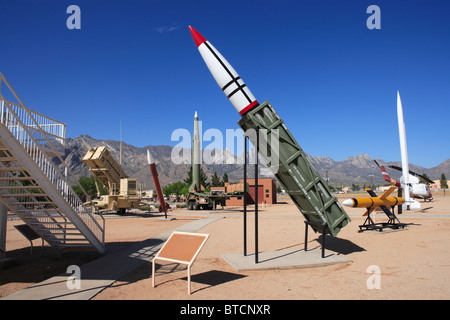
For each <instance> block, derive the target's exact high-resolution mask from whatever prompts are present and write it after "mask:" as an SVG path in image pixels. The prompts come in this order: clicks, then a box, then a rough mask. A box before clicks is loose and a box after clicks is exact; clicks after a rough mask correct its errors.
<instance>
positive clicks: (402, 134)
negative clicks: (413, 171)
mask: <svg viewBox="0 0 450 320" xmlns="http://www.w3.org/2000/svg"><path fill="white" fill-rule="evenodd" d="M397 119H398V134H399V138H400V153H401V157H402V174H403V176H402V178H401V179H400V182H401V184H402V187H403V190H404V192H405V195H404V198H405V204H404V206H405V207H406V210H409V209H410V208H411V207H412V208H420V203H419V202H417V201H415V200H413V199H411V195H410V189H409V188H410V181H409V163H408V150H407V147H406V130H405V121H404V118H403V107H402V100H401V99H400V92H398V91H397Z"/></svg>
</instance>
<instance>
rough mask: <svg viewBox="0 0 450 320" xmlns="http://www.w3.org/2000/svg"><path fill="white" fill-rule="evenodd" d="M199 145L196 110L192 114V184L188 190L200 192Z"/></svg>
mask: <svg viewBox="0 0 450 320" xmlns="http://www.w3.org/2000/svg"><path fill="white" fill-rule="evenodd" d="M200 152H201V146H200V129H199V123H198V115H197V111H195V115H194V136H193V137H192V184H191V186H190V188H189V191H197V192H200V191H201V190H202V186H201V185H200V164H201V158H200Z"/></svg>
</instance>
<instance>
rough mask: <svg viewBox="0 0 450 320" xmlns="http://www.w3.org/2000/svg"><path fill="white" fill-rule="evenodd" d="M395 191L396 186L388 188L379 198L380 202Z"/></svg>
mask: <svg viewBox="0 0 450 320" xmlns="http://www.w3.org/2000/svg"><path fill="white" fill-rule="evenodd" d="M395 189H397V187H396V186H392V187H390V188H389V189H388V190H387V191H386V192H385V193H384V194H383V195H382V196H381V197H380V200H384V199H386V198H387V197H388V196H389V195H390V194H391V193H392V192H393V191H394V190H395Z"/></svg>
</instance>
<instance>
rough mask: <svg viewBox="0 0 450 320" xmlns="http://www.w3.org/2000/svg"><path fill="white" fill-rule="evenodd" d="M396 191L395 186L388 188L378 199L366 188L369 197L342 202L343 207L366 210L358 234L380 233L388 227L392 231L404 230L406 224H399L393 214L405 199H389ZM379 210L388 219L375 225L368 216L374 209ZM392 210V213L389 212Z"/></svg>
mask: <svg viewBox="0 0 450 320" xmlns="http://www.w3.org/2000/svg"><path fill="white" fill-rule="evenodd" d="M395 189H397V187H396V186H392V187H390V188H389V189H388V190H387V191H386V192H385V193H384V194H383V195H382V196H381V197H378V196H377V194H376V193H375V192H374V191H373V190H372V189H370V188H366V191H367V193H368V194H369V195H370V197H365V198H350V199H346V200H344V201H343V202H342V204H343V205H344V206H347V207H352V208H366V211H365V212H364V214H363V216H367V218H366V221H364V224H362V225H360V226H359V232H361V231H363V229H365V230H378V231H382V230H383V229H384V228H386V227H389V228H392V229H398V228H404V226H405V225H406V224H404V223H400V221H399V220H398V219H397V217H396V216H395V214H394V208H395V206H397V207H398V208H399V207H400V206H401V205H402V204H404V203H405V199H404V198H401V197H389V195H390V194H391V193H392V192H393V191H394V190H395ZM376 208H380V209H381V210H383V212H384V213H385V214H386V216H387V217H388V218H389V219H388V221H387V222H382V223H375V222H374V221H373V220H372V218H371V217H370V214H371V213H372V212H373V211H374V210H375V209H376ZM389 208H392V211H391V210H389Z"/></svg>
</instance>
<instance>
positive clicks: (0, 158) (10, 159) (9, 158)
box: [0, 149, 17, 162]
mask: <svg viewBox="0 0 450 320" xmlns="http://www.w3.org/2000/svg"><path fill="white" fill-rule="evenodd" d="M0 150H1V149H0ZM16 160H17V159H16V158H15V157H0V162H1V161H16Z"/></svg>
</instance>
